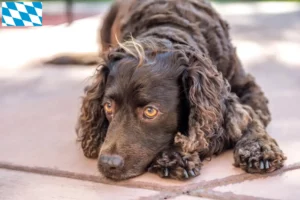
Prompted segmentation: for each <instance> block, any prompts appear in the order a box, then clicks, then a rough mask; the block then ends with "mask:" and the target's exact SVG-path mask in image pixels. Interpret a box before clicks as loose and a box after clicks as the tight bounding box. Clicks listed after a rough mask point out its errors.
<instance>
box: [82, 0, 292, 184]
mask: <svg viewBox="0 0 300 200" xmlns="http://www.w3.org/2000/svg"><path fill="white" fill-rule="evenodd" d="M228 29H229V28H228V25H227V23H226V22H225V21H224V20H222V19H221V18H220V16H219V15H218V14H217V12H216V11H215V10H214V9H213V8H212V7H211V5H210V3H208V2H207V1H205V0H130V1H127V0H126V1H116V2H115V3H114V4H113V5H112V7H111V9H110V11H109V12H108V13H107V15H106V17H105V19H104V22H103V26H102V28H101V31H100V32H101V34H100V35H101V45H102V47H103V54H101V57H102V58H103V63H102V64H101V66H100V67H99V68H98V69H97V73H96V74H95V76H94V79H93V80H94V81H93V83H92V84H91V85H89V86H88V87H87V88H86V91H85V92H86V93H85V96H84V97H83V104H82V107H81V114H80V117H79V121H78V127H77V133H78V134H79V136H80V139H81V142H82V149H83V152H84V154H85V156H87V157H89V158H98V165H99V170H100V171H101V172H102V173H103V174H104V175H105V176H106V177H108V178H112V179H115V180H121V179H126V178H130V177H134V176H137V175H140V174H142V173H143V172H144V171H145V170H147V169H148V171H150V172H155V173H157V174H159V175H160V176H162V177H171V178H175V179H187V178H189V177H195V176H198V175H199V174H200V168H201V166H202V161H203V159H205V158H207V157H210V156H212V155H216V154H219V153H221V152H222V151H224V150H226V149H229V148H234V161H235V166H237V167H240V168H242V169H244V170H245V171H247V172H250V173H265V172H272V171H274V170H276V169H279V168H281V167H282V166H283V163H284V160H285V159H286V157H285V156H284V154H283V153H282V151H281V150H280V148H279V146H278V144H277V142H276V141H275V140H274V139H273V138H272V137H270V136H269V135H268V133H267V132H266V126H267V125H268V123H269V122H270V112H269V109H268V106H267V104H268V100H267V99H266V97H265V96H264V93H263V92H262V90H261V88H260V87H259V86H258V85H257V83H256V82H255V80H254V78H253V77H252V76H251V75H249V74H247V73H246V72H245V71H244V69H243V67H242V66H241V63H240V61H239V59H238V57H237V55H236V52H235V48H234V47H233V46H232V43H231V41H230V38H229V33H228ZM133 38H134V39H133Z"/></svg>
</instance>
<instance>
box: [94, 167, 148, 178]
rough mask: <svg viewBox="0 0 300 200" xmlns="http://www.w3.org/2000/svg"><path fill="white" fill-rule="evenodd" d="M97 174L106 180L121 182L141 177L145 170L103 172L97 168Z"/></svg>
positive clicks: (111, 170)
mask: <svg viewBox="0 0 300 200" xmlns="http://www.w3.org/2000/svg"><path fill="white" fill-rule="evenodd" d="M98 170H99V172H100V173H101V174H102V175H103V176H104V177H105V178H107V179H111V180H113V181H122V180H126V179H130V178H134V177H137V176H140V175H142V174H143V173H144V172H145V170H140V171H134V170H128V171H125V170H119V169H110V170H109V171H108V170H104V169H102V168H101V167H98Z"/></svg>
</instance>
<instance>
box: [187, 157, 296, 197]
mask: <svg viewBox="0 0 300 200" xmlns="http://www.w3.org/2000/svg"><path fill="white" fill-rule="evenodd" d="M297 169H300V162H297V163H294V164H290V165H287V166H285V167H283V168H281V169H278V170H276V171H274V172H271V173H268V174H249V173H243V174H238V175H232V176H227V177H225V178H221V179H214V180H210V181H203V182H201V183H198V184H197V183H191V184H188V185H186V186H184V189H183V190H184V191H185V192H189V191H190V190H196V189H200V188H201V189H211V188H214V187H219V186H225V185H229V184H236V183H240V182H243V181H248V180H255V179H261V178H267V177H272V176H277V175H280V174H283V173H285V172H288V171H292V170H297Z"/></svg>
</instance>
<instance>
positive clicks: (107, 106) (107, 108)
mask: <svg viewBox="0 0 300 200" xmlns="http://www.w3.org/2000/svg"><path fill="white" fill-rule="evenodd" d="M104 109H105V112H106V113H107V114H112V112H113V108H112V105H111V103H105V104H104Z"/></svg>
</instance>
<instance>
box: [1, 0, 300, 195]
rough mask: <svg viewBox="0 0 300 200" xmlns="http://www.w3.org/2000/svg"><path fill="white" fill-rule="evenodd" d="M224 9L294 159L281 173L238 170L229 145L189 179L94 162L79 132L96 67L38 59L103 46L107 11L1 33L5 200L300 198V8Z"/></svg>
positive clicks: (273, 127) (276, 131)
mask: <svg viewBox="0 0 300 200" xmlns="http://www.w3.org/2000/svg"><path fill="white" fill-rule="evenodd" d="M266 5H269V6H266ZM105 6H106V7H107V5H106V4H105V5H104V6H103V7H102V8H101V9H102V10H105V9H104V8H106V7H105ZM216 8H217V9H218V11H219V12H220V13H221V14H222V15H223V16H224V18H225V19H227V20H228V22H229V23H230V26H231V33H232V40H233V43H234V44H235V45H236V46H237V51H238V53H239V55H240V57H241V60H242V62H243V64H244V66H245V68H246V69H247V71H249V72H251V73H252V74H253V75H254V76H255V77H256V79H257V81H258V82H259V83H260V85H261V86H262V88H263V89H264V91H265V92H266V95H267V96H268V98H269V100H270V109H271V112H272V116H273V121H272V123H271V124H270V126H269V127H268V131H269V132H270V134H271V135H272V136H273V137H274V138H276V139H277V140H278V142H279V145H280V146H281V147H282V149H283V151H284V152H285V153H286V154H287V156H288V160H287V162H286V166H285V167H284V168H283V169H281V170H279V171H276V172H275V173H272V174H268V175H251V174H245V173H244V172H243V171H242V170H240V169H238V168H235V167H233V166H232V163H233V157H232V151H227V152H225V153H223V154H222V155H220V156H218V157H216V158H213V159H212V160H211V161H210V162H208V161H207V162H206V163H205V165H204V167H203V169H202V172H201V175H200V176H199V177H197V178H195V179H192V180H189V181H185V182H180V181H173V180H167V179H161V178H159V177H157V176H156V175H154V174H149V173H146V174H144V175H142V176H140V177H137V178H134V179H131V180H127V181H123V182H118V183H115V182H112V181H109V180H107V179H105V178H104V177H102V176H101V175H100V174H99V173H98V172H97V169H96V161H95V160H91V159H87V158H85V157H84V156H83V155H82V152H81V149H80V147H79V145H78V144H77V143H76V135H75V132H74V127H75V122H76V117H77V114H78V108H79V106H80V105H79V103H80V95H81V94H82V90H83V87H84V86H85V84H86V82H87V81H88V77H89V76H90V75H92V73H93V72H94V67H83V66H79V67H78V66H77V67H74V66H68V67H53V66H42V65H40V64H39V62H38V61H40V60H43V59H45V58H48V57H49V56H52V55H54V54H56V53H62V52H89V51H96V50H97V46H96V44H95V43H96V40H97V38H96V31H97V28H98V27H97V26H98V24H99V23H101V20H99V18H101V16H102V14H103V13H100V14H99V15H97V16H95V17H91V18H87V19H82V20H78V21H76V22H75V23H74V24H73V25H72V26H70V27H66V26H65V25H64V24H62V25H59V26H55V27H53V26H46V27H41V28H32V29H22V30H17V29H5V30H4V29H1V30H0V44H1V46H0V55H2V56H1V59H0V122H1V123H0V136H1V140H0V168H2V169H0V199H1V200H2V199H3V200H6V199H7V200H15V199H16V200H18V199H25V200H26V199H30V200H35V199H43V200H44V199H46V200H47V199H63V200H64V199H75V200H77V199H91V200H93V199H155V200H156V199H174V200H181V199H186V200H189V199H191V200H192V199H250V200H252V199H287V200H289V199H299V198H300V193H299V191H300V175H299V173H300V156H299V153H298V152H299V151H300V135H299V130H300V114H299V113H300V106H299V101H300V57H299V52H300V34H299V33H300V23H299V21H300V6H299V4H289V3H279V4H275V3H270V4H265V3H264V4H224V5H223V4H216ZM266 8H267V9H266ZM278 8H281V9H278ZM71 33H72V34H71ZM20 35H22V37H20ZM24 38H26V39H24ZM12 41H13V42H14V43H12ZM74 41H76V43H75V42H74ZM12 44H17V46H12Z"/></svg>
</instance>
